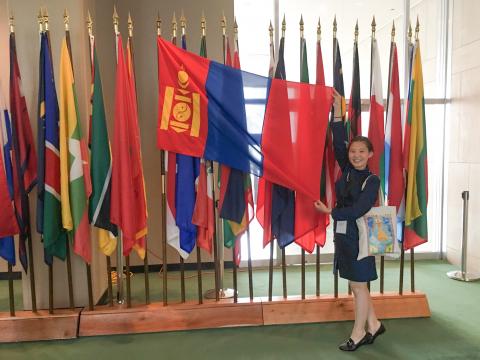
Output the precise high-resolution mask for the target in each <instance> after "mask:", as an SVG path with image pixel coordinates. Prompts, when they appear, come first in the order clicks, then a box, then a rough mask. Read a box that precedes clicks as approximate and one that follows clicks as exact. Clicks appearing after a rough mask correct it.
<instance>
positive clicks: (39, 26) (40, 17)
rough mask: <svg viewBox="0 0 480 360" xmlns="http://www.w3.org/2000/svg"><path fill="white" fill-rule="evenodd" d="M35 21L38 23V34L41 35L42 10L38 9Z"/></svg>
mask: <svg viewBox="0 0 480 360" xmlns="http://www.w3.org/2000/svg"><path fill="white" fill-rule="evenodd" d="M37 21H38V32H40V33H42V32H43V13H42V8H40V10H38V16H37Z"/></svg>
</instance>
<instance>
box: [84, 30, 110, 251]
mask: <svg viewBox="0 0 480 360" xmlns="http://www.w3.org/2000/svg"><path fill="white" fill-rule="evenodd" d="M90 41H91V45H90V46H91V64H92V96H91V106H92V108H91V110H92V113H91V116H90V134H89V135H90V138H89V145H90V165H91V167H90V176H91V179H92V194H91V195H90V202H89V207H88V215H89V220H90V223H91V224H92V225H93V226H95V227H96V228H98V243H99V248H100V250H101V251H102V252H103V253H104V254H105V255H107V256H109V255H111V254H112V253H113V252H114V251H115V248H116V247H117V239H116V237H115V236H117V227H116V226H115V225H114V224H112V222H111V221H110V203H111V191H112V188H111V180H112V157H111V151H110V141H109V139H108V130H107V124H106V117H105V107H104V103H103V91H102V80H101V78H100V67H99V65H98V60H97V50H96V47H95V39H94V38H93V36H92V37H91V39H90Z"/></svg>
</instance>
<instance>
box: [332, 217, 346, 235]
mask: <svg viewBox="0 0 480 360" xmlns="http://www.w3.org/2000/svg"><path fill="white" fill-rule="evenodd" d="M335 232H336V233H337V234H347V221H346V220H342V221H337V227H336V229H335Z"/></svg>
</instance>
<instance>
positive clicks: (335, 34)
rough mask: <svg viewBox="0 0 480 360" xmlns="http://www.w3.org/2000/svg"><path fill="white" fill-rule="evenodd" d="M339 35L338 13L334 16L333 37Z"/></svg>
mask: <svg viewBox="0 0 480 360" xmlns="http://www.w3.org/2000/svg"><path fill="white" fill-rule="evenodd" d="M336 37H337V14H335V16H334V17H333V38H334V39H335V38H336Z"/></svg>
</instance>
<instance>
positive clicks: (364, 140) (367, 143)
mask: <svg viewBox="0 0 480 360" xmlns="http://www.w3.org/2000/svg"><path fill="white" fill-rule="evenodd" d="M354 142H361V143H364V144H365V146H366V147H367V149H368V152H373V144H372V142H371V141H370V139H369V138H368V137H366V136H361V135H357V136H355V137H354V138H353V139H352V141H350V144H348V149H347V150H348V151H350V146H352V144H353V143H354Z"/></svg>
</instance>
